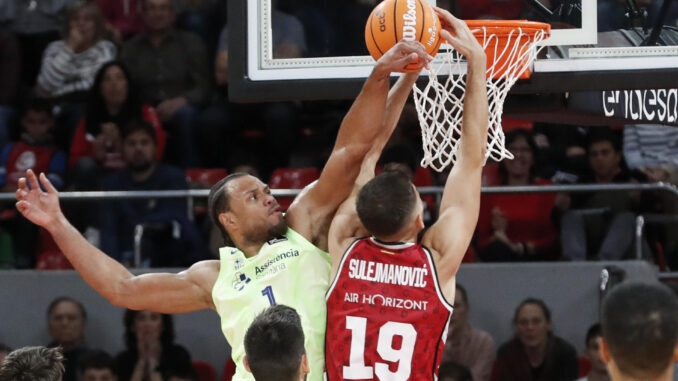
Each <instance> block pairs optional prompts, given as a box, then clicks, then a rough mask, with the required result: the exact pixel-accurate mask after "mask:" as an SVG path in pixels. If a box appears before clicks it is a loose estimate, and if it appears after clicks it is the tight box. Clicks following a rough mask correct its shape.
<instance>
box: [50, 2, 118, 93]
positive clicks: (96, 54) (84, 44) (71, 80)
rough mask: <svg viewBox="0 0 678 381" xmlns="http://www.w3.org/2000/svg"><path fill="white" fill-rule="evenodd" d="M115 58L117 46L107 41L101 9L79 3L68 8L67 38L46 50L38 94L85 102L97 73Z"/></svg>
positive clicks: (52, 44)
mask: <svg viewBox="0 0 678 381" xmlns="http://www.w3.org/2000/svg"><path fill="white" fill-rule="evenodd" d="M115 55H116V48H115V45H113V43H112V42H110V41H107V40H105V30H104V25H103V17H102V16H101V11H100V10H99V7H98V6H97V5H96V3H86V2H84V1H77V2H75V3H74V4H73V5H72V6H71V7H69V9H68V16H67V25H66V28H65V33H64V39H63V40H59V41H55V42H52V43H50V44H49V46H47V50H45V54H44V56H43V59H42V65H41V68H40V74H39V75H38V79H37V91H38V93H39V94H41V95H44V96H48V97H65V96H71V97H75V100H83V99H84V97H85V94H86V92H87V90H89V88H90V87H91V86H92V83H93V82H94V75H95V74H96V72H97V71H98V70H99V68H100V67H101V65H103V64H104V63H106V62H108V61H110V60H112V59H113V58H114V57H115ZM72 99H73V98H69V100H72Z"/></svg>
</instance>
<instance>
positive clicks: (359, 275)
mask: <svg viewBox="0 0 678 381" xmlns="http://www.w3.org/2000/svg"><path fill="white" fill-rule="evenodd" d="M348 276H349V278H352V279H360V280H366V281H370V282H377V283H386V284H394V285H399V286H410V287H419V288H422V287H426V276H428V269H427V268H426V266H425V265H424V266H423V267H410V266H399V265H394V264H386V263H381V262H372V261H364V260H362V259H351V260H350V261H349V263H348Z"/></svg>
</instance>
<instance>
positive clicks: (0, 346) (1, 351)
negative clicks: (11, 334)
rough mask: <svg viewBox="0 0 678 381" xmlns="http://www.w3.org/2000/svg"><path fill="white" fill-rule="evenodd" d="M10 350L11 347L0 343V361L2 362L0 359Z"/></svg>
mask: <svg viewBox="0 0 678 381" xmlns="http://www.w3.org/2000/svg"><path fill="white" fill-rule="evenodd" d="M11 351H12V348H10V347H8V346H6V345H5V344H2V343H0V363H2V360H4V359H5V357H7V355H8V354H9V353H10V352H11Z"/></svg>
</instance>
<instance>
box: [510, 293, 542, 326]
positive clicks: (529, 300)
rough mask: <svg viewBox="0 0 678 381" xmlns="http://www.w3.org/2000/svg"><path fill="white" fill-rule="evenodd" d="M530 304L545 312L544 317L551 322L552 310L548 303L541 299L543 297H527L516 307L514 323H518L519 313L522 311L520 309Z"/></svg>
mask: <svg viewBox="0 0 678 381" xmlns="http://www.w3.org/2000/svg"><path fill="white" fill-rule="evenodd" d="M528 304H533V305H535V306H537V307H539V309H540V310H541V312H542V313H543V314H544V319H546V321H547V322H549V323H550V322H551V310H550V309H549V307H548V306H547V305H546V303H544V301H543V300H541V299H537V298H527V299H525V300H523V301H522V302H520V304H519V305H518V307H517V308H516V311H515V312H514V313H513V324H517V323H518V313H519V312H520V310H521V309H522V308H523V307H525V306H526V305H528Z"/></svg>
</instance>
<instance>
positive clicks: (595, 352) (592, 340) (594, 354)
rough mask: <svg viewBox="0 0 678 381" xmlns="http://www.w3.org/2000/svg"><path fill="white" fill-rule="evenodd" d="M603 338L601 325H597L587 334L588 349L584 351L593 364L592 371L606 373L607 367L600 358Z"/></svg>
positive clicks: (590, 328)
mask: <svg viewBox="0 0 678 381" xmlns="http://www.w3.org/2000/svg"><path fill="white" fill-rule="evenodd" d="M601 337H602V330H601V328H600V323H596V324H594V325H592V326H591V327H589V330H588V331H587V332H586V349H585V350H584V356H585V357H586V358H587V359H588V360H589V362H590V363H591V371H593V372H602V373H606V372H607V366H606V365H605V362H603V359H602V358H601V357H600V345H599V339H600V338H601Z"/></svg>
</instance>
